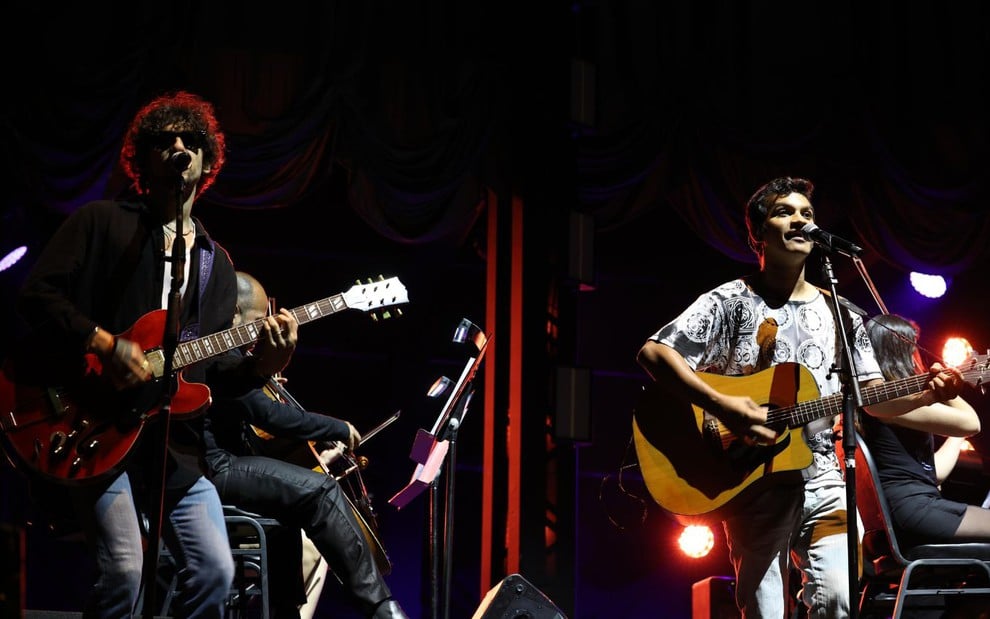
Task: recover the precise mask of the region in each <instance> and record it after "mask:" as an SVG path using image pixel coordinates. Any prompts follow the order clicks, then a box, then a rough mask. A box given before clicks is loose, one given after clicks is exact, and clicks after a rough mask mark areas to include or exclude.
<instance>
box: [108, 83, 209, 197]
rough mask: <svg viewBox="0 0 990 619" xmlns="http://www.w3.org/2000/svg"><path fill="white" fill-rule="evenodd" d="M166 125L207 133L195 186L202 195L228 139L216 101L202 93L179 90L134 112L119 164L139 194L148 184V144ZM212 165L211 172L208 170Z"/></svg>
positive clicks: (182, 129)
mask: <svg viewBox="0 0 990 619" xmlns="http://www.w3.org/2000/svg"><path fill="white" fill-rule="evenodd" d="M166 128H170V129H173V130H178V131H202V132H204V134H205V137H204V141H203V145H202V149H203V167H204V171H203V175H202V177H201V178H200V181H199V185H198V186H197V188H196V194H197V195H199V194H201V193H203V192H204V191H206V189H207V188H208V187H209V186H210V185H212V184H213V181H214V180H216V176H217V174H218V173H219V172H220V169H221V168H222V167H223V164H224V161H225V160H226V155H225V149H226V139H225V137H224V134H223V132H222V131H221V130H220V124H219V122H217V118H216V112H215V110H214V108H213V104H211V103H210V102H208V101H206V100H205V99H203V98H202V97H200V96H199V95H195V94H193V93H190V92H186V91H181V90H180V91H176V92H171V93H167V94H164V95H161V96H159V97H156V98H155V99H153V100H151V101H149V102H148V103H147V104H146V105H145V106H144V107H142V108H141V109H140V110H139V111H138V113H137V114H136V115H135V116H134V119H133V120H132V121H131V124H130V126H129V127H128V128H127V133H126V134H125V135H124V145H123V147H122V148H121V150H120V165H121V168H122V169H123V171H124V174H126V175H127V177H128V178H129V179H131V182H132V183H133V185H134V187H135V189H136V190H137V192H138V193H139V194H145V193H147V191H148V187H147V185H146V183H145V182H144V175H145V172H146V170H145V168H146V166H147V162H148V160H147V155H148V148H150V146H151V143H152V142H151V140H152V137H153V136H154V135H155V134H156V133H158V132H160V131H164V130H165V129H166ZM206 168H209V172H207V171H206Z"/></svg>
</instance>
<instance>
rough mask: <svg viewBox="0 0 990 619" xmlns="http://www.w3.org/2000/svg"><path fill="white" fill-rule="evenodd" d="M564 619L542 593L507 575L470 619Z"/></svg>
mask: <svg viewBox="0 0 990 619" xmlns="http://www.w3.org/2000/svg"><path fill="white" fill-rule="evenodd" d="M517 618H518V619H567V617H566V616H565V615H564V613H562V612H560V609H559V608H557V607H556V606H555V605H554V603H553V602H551V601H550V598H548V597H547V596H546V595H544V594H543V592H542V591H540V590H539V589H537V588H536V587H534V586H533V585H532V584H530V583H529V581H527V580H526V579H525V578H523V577H522V576H520V575H519V574H510V575H509V576H506V577H505V578H503V579H502V582H500V583H498V584H497V585H495V586H494V587H492V589H491V590H490V591H489V592H488V593H487V594H485V598H484V599H483V600H481V605H480V606H479V607H478V610H476V611H475V612H474V615H472V616H471V619H517Z"/></svg>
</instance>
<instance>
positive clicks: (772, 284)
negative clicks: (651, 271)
mask: <svg viewBox="0 0 990 619" xmlns="http://www.w3.org/2000/svg"><path fill="white" fill-rule="evenodd" d="M813 189H814V186H813V184H812V183H811V182H810V181H808V180H805V179H801V178H790V177H783V178H778V179H775V180H773V181H770V182H769V183H767V184H765V185H764V186H762V187H760V188H759V189H758V190H757V191H756V192H755V193H754V194H753V196H752V197H751V198H750V199H749V201H748V202H747V204H746V227H747V229H748V231H749V243H750V247H751V248H752V249H753V251H754V252H755V253H756V255H757V257H758V258H759V262H760V270H759V271H758V272H757V273H755V274H753V275H749V276H746V277H742V278H739V279H735V280H732V281H729V282H726V283H724V284H721V285H720V286H717V287H716V288H714V289H712V290H710V291H708V292H706V293H704V294H702V295H701V296H699V297H698V298H697V299H696V300H695V301H694V302H693V303H692V304H691V305H690V306H689V307H688V308H687V309H685V310H684V311H683V312H681V314H680V315H679V316H677V317H676V318H674V319H673V320H672V321H670V322H669V323H667V324H666V325H665V326H663V327H661V328H660V329H659V330H658V331H657V332H656V333H654V334H653V335H652V336H650V337H649V338H648V340H647V342H646V344H644V345H643V347H642V348H641V349H640V351H639V353H638V355H637V358H636V359H637V361H638V363H639V364H640V365H641V366H642V367H643V368H644V369H645V370H646V371H647V372H648V373H649V374H650V376H652V377H653V379H654V380H655V381H656V382H657V383H659V385H660V386H661V387H662V388H664V389H665V390H666V391H668V392H670V393H673V394H677V395H678V396H680V397H683V398H684V399H685V400H686V401H689V402H690V403H691V404H693V405H695V406H697V407H699V408H701V409H703V410H704V411H706V413H708V414H710V415H713V416H714V417H716V418H717V419H718V421H719V422H721V424H722V425H723V426H724V427H725V428H727V429H728V430H729V431H731V433H732V434H734V435H735V436H736V437H739V439H740V440H742V441H743V442H744V443H745V444H747V445H751V446H759V445H772V444H773V443H774V440H775V438H776V436H777V435H776V433H775V431H774V430H773V429H771V427H768V425H765V424H766V423H767V412H768V407H767V406H762V405H760V404H758V403H757V402H756V401H755V400H754V399H753V398H752V397H751V396H750V395H746V394H740V393H725V392H720V391H718V390H717V389H716V388H715V387H714V386H713V385H711V384H709V382H707V381H705V380H704V379H703V377H701V376H699V375H698V374H697V372H705V373H709V374H721V375H727V376H746V375H751V374H754V373H756V372H760V371H762V370H765V369H767V368H770V367H772V366H775V365H778V364H780V363H784V362H791V363H797V364H800V365H802V366H804V367H805V368H807V370H808V371H810V373H811V375H812V376H813V377H814V380H815V383H816V384H817V388H818V391H819V394H820V395H821V396H828V395H830V394H834V393H838V392H839V391H840V390H841V384H840V381H839V372H837V371H835V369H834V366H837V365H839V366H844V365H845V364H840V363H838V362H839V359H838V358H837V355H838V354H839V353H841V350H840V348H839V346H838V345H837V342H836V340H837V332H836V326H835V320H834V318H833V314H832V309H831V302H830V300H829V298H828V297H827V294H826V293H825V292H824V291H822V290H821V289H820V288H818V287H817V286H815V285H813V284H811V283H810V282H808V281H807V280H805V262H806V261H807V259H808V256H809V255H810V254H811V251H812V249H813V243H812V242H811V241H810V240H808V239H805V237H804V235H803V233H802V231H801V229H802V228H803V227H804V225H805V224H807V223H809V222H814V220H815V211H814V207H813V206H812V204H811V196H812V192H813ZM844 315H845V316H848V317H849V321H850V323H851V329H850V331H851V332H852V336H851V337H850V338H849V341H850V344H851V346H852V348H853V356H854V360H855V368H856V370H857V378H858V380H859V382H860V383H861V384H863V385H864V386H865V385H869V384H874V383H878V382H881V381H882V375H881V373H880V368H879V366H878V364H877V361H876V359H875V358H874V355H873V349H872V347H871V346H870V342H869V338H868V337H867V336H866V332H865V330H864V328H863V322H862V318H861V317H860V316H859V315H857V314H854V313H850V312H846V313H845V314H844ZM931 372H932V379H931V382H930V383H929V388H928V389H927V390H925V391H922V392H920V393H916V394H912V395H908V396H903V397H901V398H897V399H893V400H888V401H886V402H882V403H878V404H874V405H871V406H870V407H868V409H867V412H868V413H869V414H871V415H877V416H884V417H889V416H895V415H900V414H903V413H905V412H907V411H909V410H912V409H914V408H916V407H918V406H922V405H924V404H929V403H932V402H935V401H944V400H946V399H949V398H951V397H954V396H955V395H956V394H957V393H958V391H959V389H960V388H961V385H962V381H961V376H960V375H959V373H958V371H955V370H951V369H944V368H942V367H941V366H940V365H937V364H936V365H934V366H933V367H932V369H931ZM834 422H835V418H833V417H824V418H821V419H817V420H815V421H811V422H810V423H808V424H807V425H805V426H804V427H803V428H802V435H803V438H804V440H805V441H806V442H807V445H808V447H809V448H810V449H811V452H812V454H813V456H814V457H813V460H812V463H811V465H809V466H808V467H807V468H806V469H804V470H802V471H801V475H798V476H796V480H795V481H793V482H789V483H783V484H779V485H775V486H774V488H773V491H772V492H762V493H758V494H755V496H752V497H747V499H746V503H745V505H744V509H741V510H735V511H733V513H731V514H729V515H727V516H726V517H725V519H724V520H723V527H724V529H725V534H726V540H727V542H728V546H729V558H730V560H731V562H732V565H733V568H734V569H735V572H736V604H737V606H738V607H739V610H740V611H741V613H742V616H743V617H745V618H748V619H752V618H754V617H760V618H767V619H782V618H783V617H785V615H786V613H787V611H788V601H787V597H788V591H789V587H788V583H787V577H788V574H789V568H790V565H791V564H790V563H789V561H793V565H794V566H795V567H796V568H797V569H798V570H800V572H801V579H802V593H801V597H802V601H803V603H804V604H805V605H806V606H807V607H808V617H809V618H812V619H818V618H821V619H825V618H828V619H841V618H843V617H847V616H848V615H849V608H850V594H849V577H848V553H847V544H846V539H847V538H846V532H847V530H848V529H847V521H846V494H845V493H846V491H845V485H844V481H843V475H842V471H841V467H840V465H839V461H838V458H837V457H836V453H835V438H834V435H833V431H832V428H833V425H834Z"/></svg>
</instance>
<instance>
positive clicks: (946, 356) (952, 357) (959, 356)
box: [942, 337, 973, 366]
mask: <svg viewBox="0 0 990 619" xmlns="http://www.w3.org/2000/svg"><path fill="white" fill-rule="evenodd" d="M972 354H973V345H972V344H970V343H969V340H967V339H966V338H964V337H950V338H949V339H947V340H945V344H943V345H942V359H943V360H944V361H945V362H946V363H947V364H949V365H952V366H958V365H962V363H963V362H965V361H966V360H967V359H969V357H970V355H972Z"/></svg>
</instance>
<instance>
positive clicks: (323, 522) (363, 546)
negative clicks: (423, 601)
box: [306, 478, 405, 617]
mask: <svg viewBox="0 0 990 619" xmlns="http://www.w3.org/2000/svg"><path fill="white" fill-rule="evenodd" d="M328 479H329V482H327V484H326V486H325V487H324V492H323V496H322V497H320V500H319V505H318V507H317V509H316V510H315V513H314V514H313V520H312V522H311V523H310V526H309V527H307V528H306V535H308V536H309V539H310V540H312V541H313V544H314V545H316V548H317V550H319V551H320V554H321V555H323V558H324V559H326V560H327V564H328V565H329V566H330V569H331V570H332V571H333V573H334V574H335V575H336V576H337V578H339V579H340V581H341V584H342V585H343V586H344V588H345V589H347V590H348V591H349V592H350V594H351V595H352V596H353V598H354V600H355V601H356V603H357V606H358V608H359V609H360V610H361V612H362V614H366V615H368V616H372V613H374V612H376V610H377V609H378V607H379V605H381V606H383V607H384V606H385V604H383V603H382V600H390V599H391V597H392V592H391V591H390V590H389V588H388V585H387V584H385V579H384V578H383V577H382V573H381V572H380V571H379V570H378V566H377V564H376V563H375V558H374V555H373V554H372V551H371V548H370V547H369V545H368V542H367V540H366V539H365V537H364V533H363V531H362V530H361V525H359V524H358V522H357V519H356V518H355V516H354V512H353V511H352V510H351V508H350V506H349V505H348V503H347V502H346V500H345V499H344V497H343V494H342V490H341V489H340V486H339V485H338V484H337V482H336V481H333V478H328ZM395 608H398V606H397V605H396V606H395ZM399 612H401V609H399ZM375 616H378V615H375ZM382 616H383V617H393V616H394V617H404V616H405V615H403V614H396V615H388V614H386V615H382Z"/></svg>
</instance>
